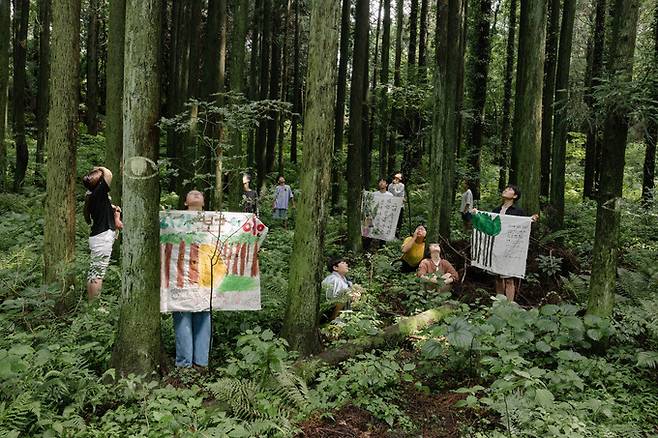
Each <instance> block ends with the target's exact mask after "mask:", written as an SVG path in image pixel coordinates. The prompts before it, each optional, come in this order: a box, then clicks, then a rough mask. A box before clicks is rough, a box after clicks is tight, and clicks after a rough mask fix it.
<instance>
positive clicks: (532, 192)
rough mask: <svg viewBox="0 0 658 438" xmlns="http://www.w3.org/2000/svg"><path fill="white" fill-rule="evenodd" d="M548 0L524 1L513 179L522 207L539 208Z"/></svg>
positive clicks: (513, 143)
mask: <svg viewBox="0 0 658 438" xmlns="http://www.w3.org/2000/svg"><path fill="white" fill-rule="evenodd" d="M545 32H546V0H521V20H520V28H519V52H518V53H519V54H518V59H522V60H523V62H520V63H519V66H518V69H517V71H516V98H515V102H514V121H513V132H512V168H511V169H510V182H512V183H513V184H517V185H518V186H520V188H521V190H523V197H522V198H521V206H522V207H523V208H524V209H525V211H527V212H532V213H536V212H538V211H539V188H540V187H539V184H540V181H539V180H540V176H541V169H540V165H541V162H540V161H541V95H542V81H543V76H544V40H545V38H544V35H545Z"/></svg>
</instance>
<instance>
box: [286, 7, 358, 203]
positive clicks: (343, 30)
mask: <svg viewBox="0 0 658 438" xmlns="http://www.w3.org/2000/svg"><path fill="white" fill-rule="evenodd" d="M297 1H299V0H297ZM349 43H350V0H343V6H342V9H341V18H340V49H339V54H340V59H339V60H338V84H337V91H336V116H335V123H334V158H333V160H332V168H331V207H332V208H333V209H334V210H336V209H337V208H338V203H339V201H340V179H341V178H340V173H341V172H340V170H339V165H340V164H341V162H340V154H341V151H342V150H343V131H344V129H345V94H346V93H345V90H346V88H347V63H348V61H349V56H350V55H349ZM298 63H299V62H298V61H297V62H295V65H297V64H298Z"/></svg>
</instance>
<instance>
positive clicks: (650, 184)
mask: <svg viewBox="0 0 658 438" xmlns="http://www.w3.org/2000/svg"><path fill="white" fill-rule="evenodd" d="M653 38H654V51H653V64H652V68H653V77H654V78H655V77H658V7H656V8H655V9H654V19H653ZM653 100H654V101H658V89H656V87H654V88H653ZM0 108H1V106H0ZM656 140H658V121H656V119H652V120H650V121H649V122H648V126H647V130H646V132H645V135H644V143H645V144H646V149H645V154H644V168H643V172H642V202H643V203H644V205H645V206H650V205H652V204H653V198H654V187H655V183H654V178H655V175H656Z"/></svg>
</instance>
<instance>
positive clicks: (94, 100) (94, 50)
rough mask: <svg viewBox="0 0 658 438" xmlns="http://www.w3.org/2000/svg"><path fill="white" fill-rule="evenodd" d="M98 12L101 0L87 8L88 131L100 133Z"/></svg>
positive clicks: (92, 0) (91, 2) (92, 1)
mask: <svg viewBox="0 0 658 438" xmlns="http://www.w3.org/2000/svg"><path fill="white" fill-rule="evenodd" d="M98 14H99V0H89V9H88V10H87V120H86V123H87V131H88V132H89V133H90V134H91V135H96V134H98Z"/></svg>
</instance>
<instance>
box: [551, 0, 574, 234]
mask: <svg viewBox="0 0 658 438" xmlns="http://www.w3.org/2000/svg"><path fill="white" fill-rule="evenodd" d="M575 16H576V0H564V9H563V11H562V25H561V29H560V48H559V52H558V60H557V74H556V80H555V105H556V107H555V115H554V117H555V120H554V131H553V150H552V157H553V159H552V164H551V193H550V194H551V209H552V212H551V223H552V227H553V229H558V230H559V229H561V228H562V226H563V225H564V174H565V162H566V150H567V131H568V122H567V103H568V101H569V69H570V66H571V43H572V41H573V25H574V20H575Z"/></svg>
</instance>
